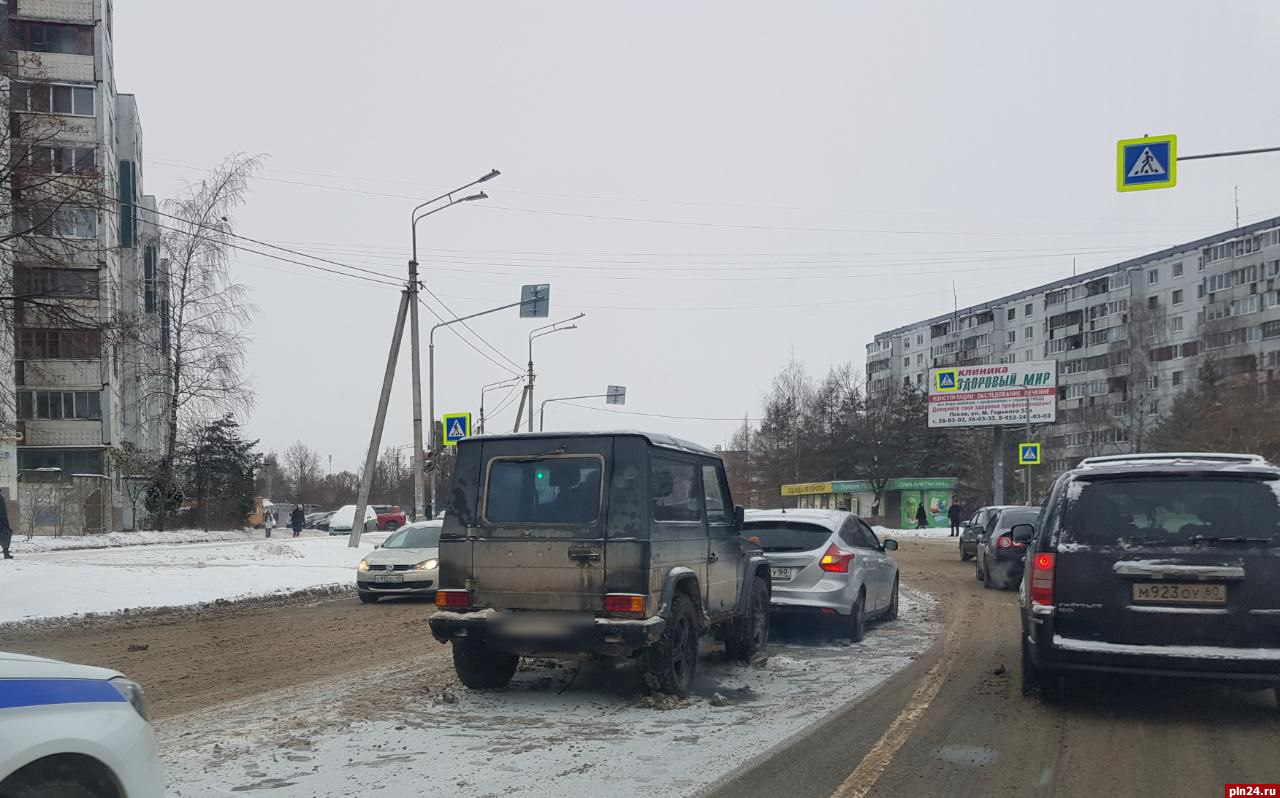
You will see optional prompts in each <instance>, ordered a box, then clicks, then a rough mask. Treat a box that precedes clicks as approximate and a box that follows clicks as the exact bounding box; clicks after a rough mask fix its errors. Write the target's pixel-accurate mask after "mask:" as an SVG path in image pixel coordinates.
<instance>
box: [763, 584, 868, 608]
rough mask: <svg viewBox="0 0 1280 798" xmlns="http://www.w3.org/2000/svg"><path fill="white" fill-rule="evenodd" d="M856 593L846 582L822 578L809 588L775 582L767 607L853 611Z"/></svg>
mask: <svg viewBox="0 0 1280 798" xmlns="http://www.w3.org/2000/svg"><path fill="white" fill-rule="evenodd" d="M856 596H857V594H856V593H855V592H853V591H852V590H851V589H850V588H849V585H848V584H847V583H843V582H834V581H827V580H823V581H821V582H819V583H818V584H817V585H814V586H813V587H809V588H787V586H786V583H785V582H783V583H781V584H779V583H777V582H775V583H774V584H773V591H772V593H771V594H770V596H769V609H770V610H773V611H774V612H783V613H786V612H794V613H806V612H821V611H823V610H835V611H836V612H837V613H839V614H840V615H848V614H849V613H850V612H852V611H853V600H854V598H856Z"/></svg>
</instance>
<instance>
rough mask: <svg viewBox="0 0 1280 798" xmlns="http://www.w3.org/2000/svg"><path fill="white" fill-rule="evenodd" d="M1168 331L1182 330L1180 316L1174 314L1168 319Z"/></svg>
mask: <svg viewBox="0 0 1280 798" xmlns="http://www.w3.org/2000/svg"><path fill="white" fill-rule="evenodd" d="M1169 332H1176V333H1179V332H1182V317H1181V316H1174V317H1173V318H1171V319H1169Z"/></svg>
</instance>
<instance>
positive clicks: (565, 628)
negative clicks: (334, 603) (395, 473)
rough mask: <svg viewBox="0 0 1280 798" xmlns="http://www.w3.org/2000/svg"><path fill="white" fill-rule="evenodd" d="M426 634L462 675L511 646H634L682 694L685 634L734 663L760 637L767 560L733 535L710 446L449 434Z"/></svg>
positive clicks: (602, 437)
mask: <svg viewBox="0 0 1280 798" xmlns="http://www.w3.org/2000/svg"><path fill="white" fill-rule="evenodd" d="M445 508H446V514H445V519H444V528H443V531H442V533H441V536H440V583H439V587H440V589H439V591H438V592H437V594H436V604H437V606H438V607H439V608H440V611H438V612H437V613H436V614H435V615H433V616H432V617H431V632H432V634H433V635H434V636H435V638H436V639H437V640H439V641H440V642H442V643H443V642H449V641H452V643H453V662H454V666H455V668H456V669H457V672H458V677H459V678H460V679H461V680H462V683H463V684H465V685H466V686H467V687H471V688H490V687H501V686H503V685H505V684H507V683H508V682H509V681H510V680H511V677H512V675H513V674H514V673H515V671H516V665H517V664H518V662H519V659H520V657H521V656H522V655H523V656H529V655H535V654H536V655H540V656H582V655H601V656H606V657H637V658H639V659H640V661H641V667H642V669H643V672H644V675H645V680H646V682H647V683H648V684H649V686H650V687H651V688H652V689H656V690H660V691H663V692H667V693H673V694H676V695H683V694H685V693H687V692H688V691H689V688H690V685H691V684H692V682H693V675H694V671H695V669H696V668H697V659H698V638H699V637H700V636H701V635H703V634H704V633H706V632H708V631H709V632H711V633H713V634H714V635H715V637H716V638H717V639H718V640H721V641H723V642H724V643H725V646H726V649H727V650H728V652H729V654H730V655H731V656H734V657H736V658H740V659H744V660H750V659H751V658H752V657H753V656H754V655H755V654H757V653H758V652H760V651H761V650H763V648H764V646H765V644H766V642H767V641H768V638H769V591H770V586H769V566H768V563H767V562H766V560H765V559H764V557H763V553H762V551H761V550H760V548H759V547H757V546H755V545H754V544H752V543H751V542H749V541H747V540H745V539H744V538H742V537H740V536H739V534H738V533H739V531H740V530H741V528H742V519H743V510H742V508H741V507H735V506H734V504H733V502H732V500H731V498H730V495H729V483H728V481H727V480H726V479H725V473H724V463H723V462H722V461H721V459H720V457H719V455H717V454H715V453H714V452H711V451H708V450H707V449H704V448H702V447H701V446H698V445H696V444H692V443H686V442H684V441H680V440H676V439H675V438H672V437H669V436H667V435H655V434H648V433H642V432H599V433H545V434H544V433H538V434H519V435H486V436H480V437H475V438H468V439H465V440H463V441H461V442H460V443H459V445H458V455H457V461H456V463H455V466H454V475H453V486H452V488H451V491H450V494H449V497H448V499H447V502H446V503H445Z"/></svg>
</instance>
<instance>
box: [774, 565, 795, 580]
mask: <svg viewBox="0 0 1280 798" xmlns="http://www.w3.org/2000/svg"><path fill="white" fill-rule="evenodd" d="M792 570H794V569H792V568H778V567H774V568H770V569H769V578H771V579H774V580H776V581H778V582H790V581H791V572H792Z"/></svg>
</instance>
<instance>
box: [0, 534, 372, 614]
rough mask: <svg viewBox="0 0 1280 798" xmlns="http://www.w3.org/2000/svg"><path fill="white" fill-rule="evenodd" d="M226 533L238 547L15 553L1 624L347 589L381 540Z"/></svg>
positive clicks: (0, 580)
mask: <svg viewBox="0 0 1280 798" xmlns="http://www.w3.org/2000/svg"><path fill="white" fill-rule="evenodd" d="M130 534H132V533H130ZM137 534H140V535H150V534H158V533H137ZM165 534H173V533H165ZM228 534H237V535H238V542H218V543H183V544H179V545H164V544H157V545H151V546H137V545H135V546H127V547H118V548H101V549H93V550H83V549H82V550H72V551H51V552H44V553H36V554H28V555H26V556H22V555H21V554H20V553H19V556H17V558H16V559H13V560H0V584H2V585H3V586H4V596H5V599H4V601H3V602H0V623H12V622H15V621H26V620H33V619H37V618H56V617H63V616H68V615H82V614H86V613H104V612H118V611H120V610H126V609H128V610H131V609H141V608H149V607H177V606H186V605H190V604H200V603H204V602H208V601H216V600H218V599H229V600H234V599H243V598H251V597H254V596H267V595H273V594H277V593H281V592H294V591H298V590H306V589H309V588H317V587H327V586H330V585H354V584H355V568H356V564H357V563H358V562H360V558H361V557H362V556H364V555H365V554H367V553H368V552H370V551H372V550H373V546H374V544H375V543H381V542H382V541H383V540H384V539H385V538H386V534H385V533H380V534H369V535H365V536H364V537H363V539H362V541H361V545H360V547H359V548H358V549H350V548H347V539H346V537H345V536H343V537H332V538H331V537H328V536H325V537H311V538H291V537H285V538H272V539H271V540H264V539H263V537H262V532H261V531H257V532H255V533H253V535H252V537H249V536H248V533H244V534H240V533H228ZM100 537H109V536H107V535H103V536H100Z"/></svg>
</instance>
